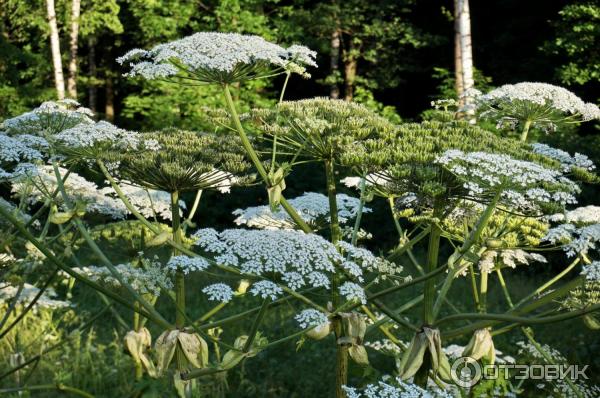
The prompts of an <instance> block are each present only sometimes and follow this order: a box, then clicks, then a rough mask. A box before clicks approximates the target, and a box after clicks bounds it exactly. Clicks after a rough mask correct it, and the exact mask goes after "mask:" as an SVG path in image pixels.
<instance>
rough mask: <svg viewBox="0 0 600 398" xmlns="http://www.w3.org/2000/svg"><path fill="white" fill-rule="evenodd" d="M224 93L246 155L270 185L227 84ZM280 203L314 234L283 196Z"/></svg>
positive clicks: (301, 226) (299, 224) (306, 229)
mask: <svg viewBox="0 0 600 398" xmlns="http://www.w3.org/2000/svg"><path fill="white" fill-rule="evenodd" d="M223 92H224V94H225V100H226V102H227V107H228V109H229V112H230V114H231V120H232V122H233V124H234V126H235V129H236V130H237V132H238V135H239V136H240V139H241V141H242V145H243V146H244V149H245V150H246V153H247V154H248V156H249V157H250V160H251V161H252V163H253V164H254V167H256V170H257V171H258V174H259V175H260V177H261V178H262V179H263V181H264V182H265V184H267V185H270V184H271V181H270V180H269V175H268V173H267V171H266V170H265V167H264V166H263V164H262V162H261V161H260V158H259V157H258V155H257V154H256V151H255V150H254V148H253V147H252V144H251V143H250V140H249V139H248V136H247V135H246V132H245V131H244V127H242V123H241V121H240V117H239V116H238V113H237V110H236V108H235V103H234V102H233V98H232V97H231V91H230V90H229V85H227V84H224V85H223ZM280 203H281V207H283V209H284V210H285V211H286V212H287V213H288V214H289V216H290V217H291V218H292V220H294V222H295V223H296V224H297V225H298V226H299V227H300V229H302V230H303V231H304V232H306V233H311V232H312V229H311V228H310V226H309V225H308V224H307V223H306V222H305V221H304V220H303V219H302V217H300V215H299V214H298V212H296V210H295V209H294V208H293V207H292V206H291V205H290V204H289V203H288V202H287V200H285V198H284V197H283V196H281V199H280Z"/></svg>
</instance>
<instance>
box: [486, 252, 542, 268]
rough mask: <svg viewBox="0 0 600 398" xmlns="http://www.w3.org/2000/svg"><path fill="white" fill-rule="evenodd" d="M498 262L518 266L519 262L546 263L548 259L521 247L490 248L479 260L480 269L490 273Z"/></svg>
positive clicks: (512, 266) (524, 263)
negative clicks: (498, 249) (499, 249)
mask: <svg viewBox="0 0 600 398" xmlns="http://www.w3.org/2000/svg"><path fill="white" fill-rule="evenodd" d="M497 262H500V263H501V264H503V265H504V266H506V267H510V268H516V267H517V264H523V265H528V264H529V263H530V262H539V263H546V262H547V260H546V258H545V257H544V256H542V255H541V254H537V253H528V252H526V251H524V250H521V249H508V250H501V251H496V250H488V251H486V252H485V253H483V255H482V256H481V258H480V260H479V269H480V270H481V272H485V273H488V274H489V273H491V272H492V271H494V269H495V267H496V263H497Z"/></svg>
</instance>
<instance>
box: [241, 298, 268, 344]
mask: <svg viewBox="0 0 600 398" xmlns="http://www.w3.org/2000/svg"><path fill="white" fill-rule="evenodd" d="M270 303H271V300H270V299H266V300H265V301H263V303H262V305H261V307H260V311H258V315H256V318H254V322H253V323H252V328H251V329H250V333H249V334H248V340H246V344H244V348H242V351H243V352H249V351H250V349H251V348H252V343H254V339H255V338H256V334H257V333H258V328H259V327H260V324H261V323H262V320H263V318H264V317H265V314H266V313H267V308H268V307H269V304H270Z"/></svg>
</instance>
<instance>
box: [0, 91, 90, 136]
mask: <svg viewBox="0 0 600 398" xmlns="http://www.w3.org/2000/svg"><path fill="white" fill-rule="evenodd" d="M93 116H94V113H93V112H92V111H91V110H89V109H88V108H84V107H81V106H80V105H79V103H78V102H77V101H75V100H72V99H65V100H61V101H48V102H44V103H42V104H41V105H40V106H39V107H37V108H35V109H34V110H32V111H31V112H26V113H23V114H22V115H19V116H16V117H13V118H11V119H7V120H5V121H4V122H2V124H0V130H4V131H7V132H8V133H10V134H11V135H12V134H32V135H41V136H44V135H52V134H56V133H58V132H60V131H62V130H64V129H67V128H71V127H73V126H76V125H78V124H81V123H93V122H94V121H93V120H92V117H93Z"/></svg>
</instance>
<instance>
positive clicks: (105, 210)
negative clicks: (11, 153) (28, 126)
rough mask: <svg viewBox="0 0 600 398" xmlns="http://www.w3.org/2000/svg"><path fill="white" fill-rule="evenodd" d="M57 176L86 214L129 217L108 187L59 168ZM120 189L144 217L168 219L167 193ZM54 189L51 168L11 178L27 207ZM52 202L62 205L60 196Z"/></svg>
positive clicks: (168, 199) (13, 186)
mask: <svg viewBox="0 0 600 398" xmlns="http://www.w3.org/2000/svg"><path fill="white" fill-rule="evenodd" d="M59 173H60V175H61V178H62V179H63V183H64V187H65V191H66V193H67V195H68V196H69V198H70V199H71V200H72V201H81V202H83V203H85V205H86V207H85V208H86V210H87V211H88V212H92V213H97V214H103V215H107V216H110V217H112V218H113V219H123V218H125V216H126V215H127V214H129V211H128V210H127V208H126V207H125V205H124V204H123V202H121V200H119V199H118V198H116V192H115V191H114V190H113V189H112V187H104V188H99V187H98V186H97V185H96V184H95V183H93V182H91V181H88V180H86V179H85V178H83V177H82V176H80V175H78V174H77V173H75V172H68V171H67V170H66V169H64V168H62V167H59ZM121 188H122V190H123V193H124V194H125V196H126V197H127V198H128V199H129V201H130V202H131V204H132V205H133V206H134V207H135V208H136V209H137V210H138V211H139V212H140V213H142V214H143V215H144V216H145V217H155V216H157V215H158V216H160V217H162V218H164V219H168V220H170V219H171V198H170V195H169V194H168V193H166V192H161V191H155V190H149V189H144V188H138V187H135V186H132V185H129V184H127V183H125V184H123V185H122V186H121ZM57 189H58V184H57V181H56V175H55V174H54V169H53V167H52V166H47V165H46V166H36V168H35V169H33V170H30V172H29V173H28V174H27V175H25V176H21V177H20V178H18V179H15V180H14V181H13V185H12V191H13V192H14V193H16V194H17V195H18V196H22V197H24V198H25V200H26V203H28V204H32V203H37V202H43V201H44V200H45V199H49V198H50V197H51V196H52V193H53V192H54V191H56V190H57ZM54 200H55V201H57V202H59V203H62V196H61V195H60V194H59V195H57V196H56V197H55V198H54ZM179 205H180V207H183V208H185V203H184V202H183V201H180V202H179Z"/></svg>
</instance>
